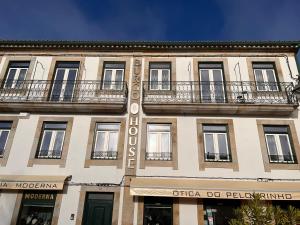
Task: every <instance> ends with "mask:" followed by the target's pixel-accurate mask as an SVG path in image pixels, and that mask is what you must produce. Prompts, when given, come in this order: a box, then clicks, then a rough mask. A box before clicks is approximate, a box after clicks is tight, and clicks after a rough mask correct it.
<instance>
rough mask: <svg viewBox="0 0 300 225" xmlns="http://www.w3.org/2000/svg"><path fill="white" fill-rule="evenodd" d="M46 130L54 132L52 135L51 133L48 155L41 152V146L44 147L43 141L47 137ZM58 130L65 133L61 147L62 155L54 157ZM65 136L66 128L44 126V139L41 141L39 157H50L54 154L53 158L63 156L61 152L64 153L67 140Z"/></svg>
mask: <svg viewBox="0 0 300 225" xmlns="http://www.w3.org/2000/svg"><path fill="white" fill-rule="evenodd" d="M46 132H51V133H52V135H51V141H50V144H49V149H47V155H41V153H42V149H41V148H42V146H43V143H44V138H45V134H46ZM58 132H63V133H64V135H63V139H62V144H61V149H60V155H59V157H53V150H54V143H55V141H56V136H57V133H58ZM65 136H66V130H64V129H44V128H43V133H42V140H41V142H40V147H39V153H38V158H50V157H49V156H52V157H51V158H61V154H62V150H63V146H64V142H65ZM43 152H44V151H43Z"/></svg>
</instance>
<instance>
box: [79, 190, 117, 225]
mask: <svg viewBox="0 0 300 225" xmlns="http://www.w3.org/2000/svg"><path fill="white" fill-rule="evenodd" d="M113 198H114V196H113V194H111V193H88V194H87V196H86V200H85V207H84V214H83V222H82V225H111V221H112V210H113Z"/></svg>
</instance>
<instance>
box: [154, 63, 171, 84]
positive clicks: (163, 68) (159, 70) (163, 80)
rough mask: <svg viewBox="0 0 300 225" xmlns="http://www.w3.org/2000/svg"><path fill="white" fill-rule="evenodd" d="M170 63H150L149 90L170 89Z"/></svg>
mask: <svg viewBox="0 0 300 225" xmlns="http://www.w3.org/2000/svg"><path fill="white" fill-rule="evenodd" d="M170 82H171V63H150V90H170Z"/></svg>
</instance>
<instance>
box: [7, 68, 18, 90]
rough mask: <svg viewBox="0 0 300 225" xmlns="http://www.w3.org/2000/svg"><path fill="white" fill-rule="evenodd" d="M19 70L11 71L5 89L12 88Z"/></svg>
mask: <svg viewBox="0 0 300 225" xmlns="http://www.w3.org/2000/svg"><path fill="white" fill-rule="evenodd" d="M16 72H17V70H16V69H10V70H9V72H8V75H7V78H6V83H5V87H12V84H13V81H14V78H15V75H16Z"/></svg>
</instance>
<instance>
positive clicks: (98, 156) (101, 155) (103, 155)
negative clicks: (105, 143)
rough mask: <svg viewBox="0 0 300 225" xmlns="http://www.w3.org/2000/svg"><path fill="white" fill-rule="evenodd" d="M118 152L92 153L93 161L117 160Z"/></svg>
mask: <svg viewBox="0 0 300 225" xmlns="http://www.w3.org/2000/svg"><path fill="white" fill-rule="evenodd" d="M117 157H118V152H117V151H94V152H92V159H117Z"/></svg>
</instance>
